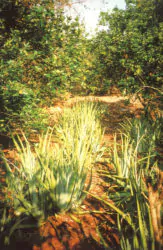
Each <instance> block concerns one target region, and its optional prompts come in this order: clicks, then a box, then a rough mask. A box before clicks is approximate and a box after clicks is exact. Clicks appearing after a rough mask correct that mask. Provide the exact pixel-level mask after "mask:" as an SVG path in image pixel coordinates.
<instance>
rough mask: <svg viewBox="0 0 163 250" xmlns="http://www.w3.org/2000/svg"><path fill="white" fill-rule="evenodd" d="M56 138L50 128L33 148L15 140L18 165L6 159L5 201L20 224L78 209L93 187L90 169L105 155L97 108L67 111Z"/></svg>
mask: <svg viewBox="0 0 163 250" xmlns="http://www.w3.org/2000/svg"><path fill="white" fill-rule="evenodd" d="M86 113H87V114H88V117H87V116H86V115H85V114H86ZM55 134H56V136H55V137H54V133H53V130H50V129H49V130H48V131H47V133H46V134H45V135H44V136H41V137H40V140H39V142H38V144H35V145H31V144H30V143H29V141H28V140H27V138H26V137H25V135H24V134H22V138H20V137H18V138H17V139H16V138H14V139H13V140H14V144H15V146H16V149H17V151H18V160H17V162H15V163H13V164H11V163H10V161H8V160H7V159H6V158H5V157H4V161H5V165H6V169H7V176H6V183H7V193H6V198H5V201H4V203H5V204H7V206H8V207H10V208H11V209H12V210H13V211H14V214H15V215H16V216H17V222H16V223H18V224H19V221H20V223H21V219H22V217H23V218H25V217H29V218H33V219H35V220H36V221H39V222H41V221H43V220H45V219H46V218H47V217H48V216H50V215H53V214H55V213H61V212H65V211H68V210H72V209H75V208H76V207H77V206H79V205H80V204H81V202H82V201H83V199H84V198H85V196H86V194H85V192H83V191H88V190H89V188H90V185H91V180H92V167H93V165H94V164H95V162H96V161H97V160H98V159H99V157H101V156H102V154H103V149H102V148H101V145H100V144H101V140H102V135H103V132H102V129H101V126H100V123H99V121H98V119H97V114H96V105H94V104H91V103H78V104H76V105H75V106H74V107H73V108H72V109H69V110H66V111H65V113H64V114H63V115H62V118H61V119H60V122H59V124H58V125H57V126H56V132H55ZM56 142H57V143H56ZM2 226H3V225H2ZM14 227H16V226H15V225H14ZM12 230H13V228H11V231H12Z"/></svg>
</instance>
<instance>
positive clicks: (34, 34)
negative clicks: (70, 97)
mask: <svg viewBox="0 0 163 250" xmlns="http://www.w3.org/2000/svg"><path fill="white" fill-rule="evenodd" d="M62 2H63V1H62ZM65 2H67V1H65ZM55 3H56V4H57V1H56V2H55ZM1 6H2V9H1V14H2V18H1V24H2V26H1V27H2V28H1V43H0V46H1V65H0V96H1V108H0V112H1V115H2V118H1V122H2V121H5V122H3V124H4V123H8V122H9V123H10V124H11V123H12V121H11V120H10V117H11V116H12V117H13V118H14V117H15V116H16V122H17V120H18V119H19V114H20V113H21V110H22V108H23V107H25V110H27V109H28V105H29V103H30V104H31V107H30V108H31V109H32V110H33V108H32V107H33V106H38V105H40V104H47V103H48V104H49V103H51V102H53V100H52V99H53V97H56V96H58V95H60V93H63V92H64V91H70V90H73V89H75V88H76V86H79V90H81V89H82V88H83V86H85V82H86V77H87V70H88V67H89V59H88V58H87V46H86V39H85V38H84V28H83V27H82V26H81V25H80V24H79V21H78V19H77V18H76V20H72V19H71V17H65V16H64V13H63V10H62V8H59V9H54V2H53V1H52V0H47V1H43V0H40V1H39V4H38V1H31V4H28V3H27V2H26V1H10V2H8V1H6V0H3V1H2V3H1ZM11 10H12V11H13V13H12V11H11ZM11 20H12V21H11ZM32 103H33V106H32ZM34 112H35V111H34ZM31 113H32V111H31ZM22 118H23V117H21V119H22ZM24 119H25V117H24ZM13 120H14V119H13ZM31 120H32V118H31Z"/></svg>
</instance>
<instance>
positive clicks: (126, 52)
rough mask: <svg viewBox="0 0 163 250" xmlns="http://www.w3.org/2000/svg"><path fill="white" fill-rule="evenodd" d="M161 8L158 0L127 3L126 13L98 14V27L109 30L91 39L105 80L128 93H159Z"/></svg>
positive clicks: (130, 1) (161, 30)
mask: <svg viewBox="0 0 163 250" xmlns="http://www.w3.org/2000/svg"><path fill="white" fill-rule="evenodd" d="M162 6H163V1H159V0H158V1H155V0H150V1H149V0H142V1H139V0H128V1H126V9H125V10H119V9H117V8H115V9H114V10H113V12H112V13H111V14H108V13H101V24H103V25H106V26H107V27H108V30H107V31H102V32H99V33H98V34H97V36H96V38H95V39H94V43H93V50H94V51H95V53H96V56H97V62H98V67H99V65H100V66H101V68H102V72H103V73H104V79H108V80H110V81H111V83H112V84H117V85H118V86H119V87H120V88H121V89H122V90H125V91H126V92H127V93H136V92H139V91H142V94H143V95H144V97H145V96H147V95H148V94H149V93H151V90H153V91H155V90H156V89H157V90H156V91H157V93H161V82H162V74H161V61H162V46H161V45H162V41H163V22H162V17H161V15H160V11H159V10H160V9H161V8H162Z"/></svg>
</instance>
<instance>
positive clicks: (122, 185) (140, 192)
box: [94, 116, 163, 250]
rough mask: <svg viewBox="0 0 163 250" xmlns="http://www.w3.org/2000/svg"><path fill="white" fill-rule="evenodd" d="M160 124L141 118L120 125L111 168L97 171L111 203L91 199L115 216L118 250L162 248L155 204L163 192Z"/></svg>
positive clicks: (111, 151) (159, 220)
mask: <svg viewBox="0 0 163 250" xmlns="http://www.w3.org/2000/svg"><path fill="white" fill-rule="evenodd" d="M161 122H162V118H158V119H156V120H155V121H153V120H152V121H151V120H149V121H147V119H146V118H145V117H143V116H142V117H141V118H140V119H136V118H134V119H133V120H127V121H126V122H124V123H123V124H122V129H121V130H120V135H119V136H118V139H117V136H116V135H115V138H114V144H113V147H112V149H111V150H110V160H109V163H111V165H112V166H113V169H112V170H105V171H104V170H102V171H100V174H101V175H102V176H104V177H105V178H107V179H108V181H109V182H111V183H112V185H111V186H110V188H109V190H108V197H109V199H110V200H111V202H108V200H106V199H102V198H99V197H97V196H94V197H96V198H97V199H98V200H101V202H104V203H105V204H106V205H107V206H108V207H110V209H112V210H113V211H114V213H116V216H117V229H118V231H119V239H120V246H119V248H120V249H122V250H138V249H139V250H149V249H151V250H155V249H162V246H163V240H162V237H163V235H162V229H161V228H162V227H161V223H162V222H161V220H162V219H161V217H163V215H162V205H161V200H160V201H159V202H158V199H160V198H159V195H158V194H159V192H163V190H159V186H160V185H159V182H160V181H161V180H160V179H159V177H160V176H159V173H160V169H159V166H158V161H157V150H156V145H157V143H158V142H160V139H161ZM119 137H120V138H119ZM149 188H152V190H154V192H153V195H157V204H152V203H153V202H151V200H152V199H150V193H149ZM153 200H154V201H156V199H153ZM156 211H157V214H156ZM154 224H157V226H155V225H154ZM107 247H108V248H107V249H109V246H107Z"/></svg>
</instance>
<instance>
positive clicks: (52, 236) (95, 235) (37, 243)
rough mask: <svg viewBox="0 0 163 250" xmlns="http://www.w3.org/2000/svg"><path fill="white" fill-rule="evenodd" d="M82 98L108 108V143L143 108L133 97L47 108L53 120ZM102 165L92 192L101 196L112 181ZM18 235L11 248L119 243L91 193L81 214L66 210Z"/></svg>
mask: <svg viewBox="0 0 163 250" xmlns="http://www.w3.org/2000/svg"><path fill="white" fill-rule="evenodd" d="M83 99H87V100H91V101H99V102H100V103H101V104H102V105H103V107H104V108H105V114H104V117H103V121H102V123H103V125H104V127H105V128H106V131H105V136H104V141H105V143H106V144H107V143H108V144H109V141H110V140H112V139H113V134H114V133H115V132H116V131H117V130H118V128H119V127H120V123H121V122H122V121H124V119H125V118H126V117H133V116H138V115H140V112H141V111H142V106H141V104H140V103H139V102H134V101H133V100H131V103H130V104H127V99H126V98H124V97H121V96H102V97H101V96H99V97H92V96H88V97H75V98H70V99H69V100H67V101H65V102H60V103H57V104H56V105H55V106H54V107H50V108H48V109H47V112H48V114H49V117H50V120H51V122H52V123H53V122H54V121H55V116H56V113H57V112H62V110H63V109H64V107H66V106H67V105H68V106H69V105H70V106H71V105H72V104H73V103H74V102H76V101H77V100H83ZM6 154H8V157H9V158H11V159H12V158H14V151H11V150H10V151H7V152H6ZM100 167H101V166H98V165H97V166H96V169H95V170H94V173H93V181H92V186H91V190H90V192H91V193H92V194H95V195H97V196H99V197H102V196H106V195H105V192H106V191H107V188H108V186H107V185H109V184H106V183H105V182H104V180H103V179H102V178H101V177H100V176H99V175H98V173H97V171H96V170H97V169H99V168H100ZM1 174H2V175H1V181H3V182H4V171H3V170H1ZM97 211H98V212H97ZM20 236H21V237H20ZM15 238H17V234H15ZM15 238H14V239H13V242H12V248H11V249H12V250H14V249H17V250H19V249H23V250H25V249H26V250H29V249H33V250H52V249H56V250H64V249H65V250H66V249H74V250H75V249H83V250H87V249H89V250H91V249H92V250H93V249H94V250H100V249H104V248H103V246H102V245H101V244H100V242H103V239H105V244H106V245H107V246H108V247H110V249H117V246H118V237H117V232H116V231H115V228H114V220H113V219H112V217H111V216H110V215H109V213H107V209H106V208H105V206H104V205H102V204H101V203H100V202H98V201H97V200H95V199H93V198H92V197H91V196H90V195H88V196H87V198H86V200H85V201H84V203H83V205H82V206H81V208H80V214H73V215H71V214H68V213H67V214H64V215H58V216H53V217H50V218H49V219H48V221H47V222H46V223H45V224H44V225H43V226H42V227H41V228H40V230H39V231H31V230H22V232H21V235H20V233H19V241H17V240H15ZM20 238H21V240H20ZM108 249H109V248H108Z"/></svg>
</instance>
